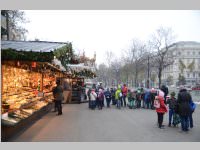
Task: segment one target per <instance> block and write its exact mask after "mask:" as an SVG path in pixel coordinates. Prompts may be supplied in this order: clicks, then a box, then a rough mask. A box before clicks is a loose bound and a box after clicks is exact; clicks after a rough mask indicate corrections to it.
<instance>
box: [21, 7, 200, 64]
mask: <svg viewBox="0 0 200 150" xmlns="http://www.w3.org/2000/svg"><path fill="white" fill-rule="evenodd" d="M25 13H26V17H27V18H28V19H29V20H30V23H27V24H26V25H25V27H26V28H27V29H28V31H29V33H28V34H27V40H34V39H35V38H38V39H40V40H45V41H56V42H67V41H69V42H72V44H73V47H74V49H75V50H76V51H83V50H84V51H85V53H86V55H87V56H89V57H92V56H93V54H94V51H96V53H97V64H100V63H102V62H104V60H105V59H104V54H105V51H107V50H108V51H113V52H114V53H115V54H116V55H117V56H120V54H121V52H122V51H123V50H125V49H128V48H129V47H130V45H131V41H132V39H134V38H138V39H140V40H142V41H147V40H148V39H149V38H150V35H151V34H152V33H153V32H154V31H155V30H156V29H157V28H158V27H159V26H164V27H171V28H172V29H173V31H174V33H175V34H176V35H177V38H176V41H197V42H200V11H194V10H173V11H171V10H148V11H146V10H28V11H27V10H25Z"/></svg>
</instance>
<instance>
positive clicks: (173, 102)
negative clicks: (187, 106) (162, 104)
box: [167, 98, 177, 110]
mask: <svg viewBox="0 0 200 150" xmlns="http://www.w3.org/2000/svg"><path fill="white" fill-rule="evenodd" d="M167 104H169V109H172V110H174V109H175V107H176V104H177V100H176V98H174V99H172V98H170V99H168V100H167Z"/></svg>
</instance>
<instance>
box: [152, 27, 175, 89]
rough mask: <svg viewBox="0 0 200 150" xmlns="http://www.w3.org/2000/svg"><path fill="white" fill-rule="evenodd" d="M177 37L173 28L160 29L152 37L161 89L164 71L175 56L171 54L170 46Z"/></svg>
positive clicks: (155, 64)
mask: <svg viewBox="0 0 200 150" xmlns="http://www.w3.org/2000/svg"><path fill="white" fill-rule="evenodd" d="M174 39H175V36H174V34H173V31H172V29H171V28H163V27H160V28H158V29H157V30H156V32H155V33H154V34H153V35H152V39H151V40H150V44H151V46H152V47H153V49H154V50H155V53H156V57H154V66H155V67H156V68H157V69H158V79H159V88H160V87H161V77H162V71H163V69H164V68H166V67H167V66H169V65H171V64H172V63H173V55H172V53H169V50H170V45H171V44H172V42H173V41H174Z"/></svg>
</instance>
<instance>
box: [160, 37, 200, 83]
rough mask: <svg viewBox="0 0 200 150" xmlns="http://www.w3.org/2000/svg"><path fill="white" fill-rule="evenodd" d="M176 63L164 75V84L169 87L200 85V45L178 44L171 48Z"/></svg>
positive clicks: (191, 42) (165, 70)
mask: <svg viewBox="0 0 200 150" xmlns="http://www.w3.org/2000/svg"><path fill="white" fill-rule="evenodd" d="M168 52H169V53H172V54H173V57H174V62H173V64H172V65H170V66H168V67H166V68H165V69H164V70H163V73H162V83H164V84H167V85H175V86H178V85H181V84H185V85H191V86H192V85H196V84H200V43H199V42H193V41H185V42H177V43H174V44H172V45H171V46H170V48H169V51H168Z"/></svg>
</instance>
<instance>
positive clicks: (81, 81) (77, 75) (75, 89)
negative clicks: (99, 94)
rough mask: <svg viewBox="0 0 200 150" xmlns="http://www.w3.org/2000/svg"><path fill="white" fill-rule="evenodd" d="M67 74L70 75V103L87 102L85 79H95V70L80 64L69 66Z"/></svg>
mask: <svg viewBox="0 0 200 150" xmlns="http://www.w3.org/2000/svg"><path fill="white" fill-rule="evenodd" d="M68 67H69V72H70V74H71V75H72V99H71V102H72V103H82V102H87V101H88V100H87V96H86V88H85V79H87V78H95V77H96V74H95V68H94V67H89V66H85V65H84V64H83V63H81V64H76V65H75V64H69V65H68Z"/></svg>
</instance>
